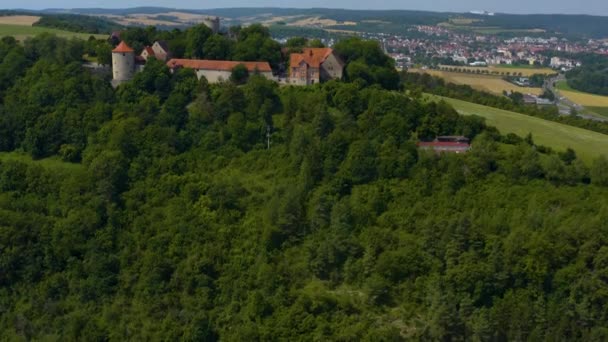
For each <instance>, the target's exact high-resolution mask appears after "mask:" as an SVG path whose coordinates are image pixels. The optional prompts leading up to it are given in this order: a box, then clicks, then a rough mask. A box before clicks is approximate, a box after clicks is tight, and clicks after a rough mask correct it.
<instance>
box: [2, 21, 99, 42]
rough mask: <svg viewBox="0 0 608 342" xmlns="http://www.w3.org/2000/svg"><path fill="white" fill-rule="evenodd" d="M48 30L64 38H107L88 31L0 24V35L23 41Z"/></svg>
mask: <svg viewBox="0 0 608 342" xmlns="http://www.w3.org/2000/svg"><path fill="white" fill-rule="evenodd" d="M44 32H48V33H52V34H55V35H57V36H59V37H64V38H72V37H75V38H80V39H89V37H90V36H94V37H96V38H99V39H103V38H107V35H99V34H93V35H91V34H88V33H75V32H70V31H64V30H59V29H54V28H47V27H39V26H27V25H15V24H0V37H5V36H13V37H15V39H17V40H20V41H23V40H25V39H26V38H28V37H33V36H35V35H38V34H41V33H44Z"/></svg>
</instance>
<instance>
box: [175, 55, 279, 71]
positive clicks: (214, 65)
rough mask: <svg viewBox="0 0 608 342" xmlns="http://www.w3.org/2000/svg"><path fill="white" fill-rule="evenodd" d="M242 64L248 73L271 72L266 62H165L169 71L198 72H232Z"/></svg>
mask: <svg viewBox="0 0 608 342" xmlns="http://www.w3.org/2000/svg"><path fill="white" fill-rule="evenodd" d="M239 64H242V65H244V66H245V67H246V68H247V70H249V71H250V72H253V71H255V70H256V69H257V70H258V71H260V72H272V69H271V68H270V64H268V62H238V61H212V60H207V59H177V58H173V59H171V60H169V61H168V62H167V66H168V67H169V68H171V69H173V68H176V67H182V68H189V69H199V70H222V71H232V69H234V67H235V66H237V65H239Z"/></svg>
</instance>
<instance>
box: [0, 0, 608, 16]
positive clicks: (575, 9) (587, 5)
mask: <svg viewBox="0 0 608 342" xmlns="http://www.w3.org/2000/svg"><path fill="white" fill-rule="evenodd" d="M13 4H15V3H13ZM217 4H218V3H217V2H215V1H213V2H212V1H196V0H181V1H172V2H167V1H160V0H148V1H140V0H122V1H117V0H106V1H99V0H78V1H76V0H58V1H40V0H22V1H20V2H19V3H18V6H13V7H7V8H6V9H28V10H42V9H49V8H64V9H71V8H112V9H115V8H119V9H123V8H132V7H168V8H178V9H196V10H200V9H203V10H204V9H217V8H238V7H262V8H263V7H280V8H343V9H353V10H421V11H434V12H469V11H488V12H500V13H513V14H588V15H602V16H607V15H608V6H606V5H605V2H604V1H602V0H581V1H578V2H561V3H556V2H555V1H549V0H540V1H535V2H533V3H531V2H529V1H524V0H514V1H510V2H505V1H497V0H487V1H483V0H464V1H458V2H454V1H450V0H438V1H433V2H425V3H421V2H419V1H407V0H406V1H399V0H387V1H383V2H382V3H380V4H376V6H374V7H370V5H369V4H370V3H369V1H363V0H352V1H345V0H336V1H334V2H333V3H332V5H331V6H328V3H327V2H326V1H318V0H311V1H307V2H306V6H301V4H302V2H300V1H294V0H287V1H278V0H263V1H255V2H252V1H243V0H224V1H222V2H221V4H222V6H218V5H217ZM0 7H1V5H0Z"/></svg>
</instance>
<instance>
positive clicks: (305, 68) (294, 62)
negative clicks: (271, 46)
mask: <svg viewBox="0 0 608 342" xmlns="http://www.w3.org/2000/svg"><path fill="white" fill-rule="evenodd" d="M343 71H344V62H342V61H341V60H340V58H339V57H338V56H337V54H336V53H335V52H334V50H333V49H331V48H305V49H303V50H302V53H292V54H291V55H290V57H289V83H290V84H294V85H310V84H315V83H320V82H324V81H328V80H332V79H341V78H342V74H343Z"/></svg>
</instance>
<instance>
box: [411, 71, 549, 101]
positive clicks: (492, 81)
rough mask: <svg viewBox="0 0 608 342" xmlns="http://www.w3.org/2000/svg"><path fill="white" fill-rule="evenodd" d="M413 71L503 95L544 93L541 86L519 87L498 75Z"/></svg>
mask: <svg viewBox="0 0 608 342" xmlns="http://www.w3.org/2000/svg"><path fill="white" fill-rule="evenodd" d="M409 71H411V72H425V73H428V74H431V75H433V76H438V77H441V78H443V79H445V80H446V81H448V82H451V83H455V84H466V85H470V86H471V87H473V88H475V89H477V90H483V91H487V92H490V93H494V94H498V95H502V93H503V91H505V90H506V91H517V92H520V93H523V94H534V95H540V94H542V89H541V88H528V87H519V86H517V85H515V84H513V83H509V82H507V81H505V80H503V79H502V78H500V77H498V76H490V75H479V74H467V73H461V72H449V71H440V70H420V69H410V70H409Z"/></svg>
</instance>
